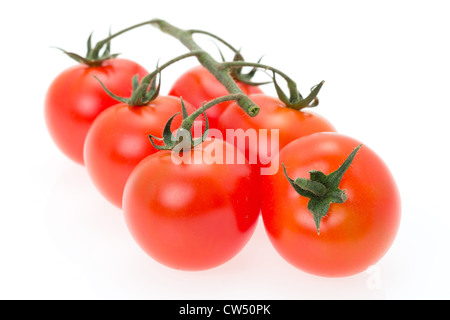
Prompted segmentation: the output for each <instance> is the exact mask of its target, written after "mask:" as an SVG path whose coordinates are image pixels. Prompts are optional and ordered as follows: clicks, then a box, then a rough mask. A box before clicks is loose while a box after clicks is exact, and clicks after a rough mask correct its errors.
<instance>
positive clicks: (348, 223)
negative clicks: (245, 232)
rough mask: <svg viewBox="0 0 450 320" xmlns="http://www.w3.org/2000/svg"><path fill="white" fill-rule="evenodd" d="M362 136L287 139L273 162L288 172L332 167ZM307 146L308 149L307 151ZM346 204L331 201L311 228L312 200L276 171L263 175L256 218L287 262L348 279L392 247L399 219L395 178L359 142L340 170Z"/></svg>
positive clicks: (304, 172)
mask: <svg viewBox="0 0 450 320" xmlns="http://www.w3.org/2000/svg"><path fill="white" fill-rule="evenodd" d="M359 145H361V142H359V141H357V140H355V139H353V138H351V137H348V136H345V135H342V134H337V133H317V134H313V135H310V136H307V137H304V138H300V139H298V140H295V141H293V142H292V143H290V144H288V145H287V146H286V147H285V148H283V149H282V150H281V151H280V154H279V155H278V160H279V162H280V165H281V164H284V165H285V167H286V172H287V174H288V175H289V176H290V177H292V178H293V179H294V178H297V177H299V178H309V177H310V174H311V173H310V171H311V170H315V171H316V170H317V171H321V172H323V173H325V174H329V173H331V172H333V171H335V170H336V169H338V168H339V167H340V166H341V165H342V163H343V162H344V160H346V158H347V157H348V155H349V154H350V153H351V152H352V151H353V150H355V148H357V147H358V146H359ZM305 150H307V151H305ZM339 188H340V189H341V190H345V193H346V196H347V199H346V201H345V202H344V203H331V204H330V207H329V211H328V213H327V215H326V216H325V217H323V219H322V220H321V222H320V234H318V232H317V226H316V224H315V221H314V218H313V215H312V213H311V212H310V211H309V210H308V202H309V200H310V199H308V198H306V197H303V196H300V195H299V194H298V193H297V191H296V190H295V189H294V188H293V187H292V185H291V184H290V182H289V181H288V179H287V178H286V176H285V174H284V172H283V170H282V169H281V170H280V171H279V172H278V173H277V174H276V175H273V176H264V177H262V197H263V203H262V217H263V221H264V226H265V229H266V231H267V234H268V236H269V239H270V242H271V243H272V245H273V247H274V248H275V250H276V251H277V252H278V253H279V254H280V256H281V257H283V258H284V259H285V260H286V261H287V262H289V263H290V264H292V265H293V266H295V267H297V268H298V269H300V270H303V271H305V272H307V273H311V274H314V275H318V276H323V277H346V276H351V275H354V274H357V273H360V272H363V271H365V270H367V268H368V267H370V266H372V265H375V264H376V263H377V262H378V261H379V260H380V259H382V257H383V256H384V255H385V254H386V252H387V251H388V250H389V248H390V247H391V246H392V244H393V242H394V240H395V238H396V235H397V232H398V229H399V225H400V219H401V200H400V194H399V190H398V188H397V185H396V182H395V180H394V178H393V176H392V174H391V172H390V170H389V168H388V167H387V166H386V164H385V163H384V161H383V160H382V159H381V158H380V157H379V156H378V155H377V154H376V153H375V152H374V151H373V150H371V149H370V148H369V147H368V146H365V145H364V144H363V145H362V147H361V148H360V149H359V151H358V152H357V154H356V156H355V158H354V160H353V163H352V164H351V165H350V167H349V169H348V170H347V171H346V172H345V174H344V175H343V178H342V180H341V182H340V186H339Z"/></svg>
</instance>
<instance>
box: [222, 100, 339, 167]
mask: <svg viewBox="0 0 450 320" xmlns="http://www.w3.org/2000/svg"><path fill="white" fill-rule="evenodd" d="M249 98H250V99H251V100H252V101H253V102H255V104H256V105H258V106H259V107H260V111H259V114H258V115H257V116H256V117H250V116H248V115H247V114H246V113H245V112H244V111H243V110H242V108H240V107H239V105H238V104H237V103H232V104H230V105H229V106H228V107H227V109H226V110H225V111H224V112H223V114H222V115H221V116H220V117H219V121H218V126H217V127H218V129H219V130H220V131H221V132H222V134H223V135H224V136H225V137H227V141H228V142H230V143H234V144H235V146H236V147H238V148H240V150H241V151H242V152H244V153H245V155H246V157H247V158H248V159H251V155H253V156H254V159H257V163H256V164H257V165H260V166H261V165H263V164H264V163H267V162H268V160H269V159H265V158H267V157H266V155H270V156H274V155H276V154H277V153H278V152H279V150H281V149H282V148H283V147H285V146H286V145H287V144H288V143H290V142H292V141H294V140H296V139H298V138H301V137H304V136H308V135H311V134H313V133H318V132H336V129H335V127H334V126H333V124H331V123H330V122H329V121H328V120H327V119H325V118H324V117H322V116H321V115H319V114H317V113H314V112H311V111H298V110H294V109H291V108H287V107H286V105H285V104H284V103H283V102H282V101H281V100H280V99H278V98H275V97H271V96H268V95H265V94H251V95H250V96H249ZM227 129H228V130H230V129H232V130H238V129H242V130H244V131H248V130H249V129H253V130H256V132H257V137H258V142H259V140H260V134H259V133H260V130H261V129H267V134H268V135H267V140H268V141H269V142H270V141H271V139H272V130H274V129H275V130H276V129H278V130H279V131H278V145H276V144H271V143H267V148H266V149H268V150H270V152H269V151H268V150H266V149H264V150H263V149H261V145H260V144H259V143H258V142H257V143H246V144H245V146H243V145H241V146H239V145H238V144H237V140H236V139H233V141H230V139H229V134H227V132H226V131H227ZM275 140H276V139H275Z"/></svg>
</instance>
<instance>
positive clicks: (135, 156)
mask: <svg viewBox="0 0 450 320" xmlns="http://www.w3.org/2000/svg"><path fill="white" fill-rule="evenodd" d="M184 105H185V107H186V110H187V112H188V113H189V114H190V113H192V112H193V111H194V107H192V105H190V104H189V103H187V102H185V103H184ZM178 112H181V101H180V99H179V98H176V97H166V96H159V97H157V98H156V99H155V100H153V101H151V102H150V103H149V104H148V105H145V106H136V107H131V106H129V105H127V104H123V103H120V104H117V105H115V106H113V107H110V108H108V109H107V110H105V111H104V112H102V113H101V114H100V115H99V116H98V117H97V119H95V121H94V122H93V124H92V127H91V129H90V130H89V132H88V134H87V136H86V143H85V146H84V162H85V165H86V169H87V171H88V173H89V176H90V177H91V179H92V181H93V182H94V185H95V186H96V187H97V189H98V190H99V191H100V193H101V194H102V195H103V196H104V197H105V198H106V199H108V200H109V201H110V202H111V203H112V204H114V205H115V206H117V207H119V208H121V207H122V195H123V189H124V187H125V183H126V181H127V179H128V176H129V175H130V173H131V171H132V170H133V169H134V167H135V166H136V165H137V164H138V163H139V162H140V161H141V160H142V159H144V158H145V157H147V156H148V155H150V154H153V153H155V152H157V151H158V150H157V149H156V148H155V147H153V145H152V144H151V143H150V140H149V134H152V135H154V136H159V135H161V132H162V131H163V129H164V126H165V124H166V122H167V121H168V120H169V118H171V117H172V116H173V115H174V114H176V113H178ZM181 120H182V116H181V115H179V116H176V117H175V119H174V121H173V122H172V130H174V129H176V128H178V127H179V126H180V125H181ZM155 142H156V143H158V141H155Z"/></svg>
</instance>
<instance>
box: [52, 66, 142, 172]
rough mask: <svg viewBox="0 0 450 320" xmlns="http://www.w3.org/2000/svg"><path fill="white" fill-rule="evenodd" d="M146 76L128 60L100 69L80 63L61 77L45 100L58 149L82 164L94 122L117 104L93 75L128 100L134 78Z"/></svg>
mask: <svg viewBox="0 0 450 320" xmlns="http://www.w3.org/2000/svg"><path fill="white" fill-rule="evenodd" d="M146 74H147V71H146V70H145V69H144V68H143V67H141V66H140V65H138V64H137V63H135V62H133V61H130V60H125V59H110V60H106V61H104V62H103V63H102V65H101V66H99V67H89V66H87V65H84V64H79V65H76V66H74V67H71V68H69V69H67V70H65V71H63V72H62V73H61V74H59V75H58V76H57V77H56V79H55V80H54V81H53V82H52V83H51V85H50V87H49V89H48V91H47V95H46V100H45V120H46V123H47V128H48V130H49V132H50V135H51V137H52V138H53V140H54V142H55V143H56V145H57V146H58V147H59V149H60V150H61V151H62V152H63V153H64V154H65V155H67V156H68V157H69V158H70V159H72V160H73V161H75V162H77V163H79V164H83V163H84V162H83V147H84V141H85V138H86V134H87V132H88V130H89V128H90V127H91V124H92V122H93V121H94V119H95V118H96V117H97V116H98V115H99V114H100V112H102V111H103V110H105V109H106V108H108V107H110V106H112V105H115V104H117V101H116V100H114V99H113V98H111V97H110V96H109V95H108V94H107V93H106V92H105V90H103V88H102V86H101V85H100V83H99V82H98V80H96V79H95V78H94V77H93V75H96V76H97V77H98V78H99V79H100V81H102V82H103V83H104V84H105V86H106V87H107V88H108V89H110V90H111V91H112V92H113V93H115V94H116V95H118V96H123V97H129V96H130V94H131V91H132V84H131V79H132V78H133V76H135V75H139V78H142V77H143V76H145V75H146Z"/></svg>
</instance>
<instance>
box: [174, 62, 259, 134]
mask: <svg viewBox="0 0 450 320" xmlns="http://www.w3.org/2000/svg"><path fill="white" fill-rule="evenodd" d="M236 83H237V85H238V86H239V88H240V89H241V90H242V92H243V93H245V94H247V95H249V94H253V93H262V90H261V89H260V88H259V87H257V86H251V85H248V84H245V83H242V82H239V81H237V82H236ZM227 94H228V91H227V89H226V88H225V87H224V86H223V85H222V84H221V83H220V82H219V81H218V80H217V79H216V78H215V77H214V76H213V75H212V74H211V73H210V72H209V71H208V70H207V69H206V68H205V67H203V66H197V67H194V68H192V69H190V70H188V71H186V72H185V73H184V74H182V75H181V76H180V77H179V78H178V79H177V80H176V81H175V83H174V84H173V85H172V88H171V89H170V91H169V95H172V96H176V97H182V98H183V99H184V100H185V101H188V102H190V103H191V104H192V105H193V106H194V107H195V108H200V107H201V106H202V105H203V103H205V102H208V101H211V100H213V99H215V98H219V97H222V96H225V95H227ZM230 104H231V101H227V102H222V103H220V104H218V105H216V106H214V107H213V108H211V109H209V110H207V111H206V115H207V116H208V120H209V124H210V127H211V128H216V127H217V121H218V119H219V117H220V115H221V113H222V112H223V111H224V110H225V109H226V108H227V107H228V106H229V105H230Z"/></svg>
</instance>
